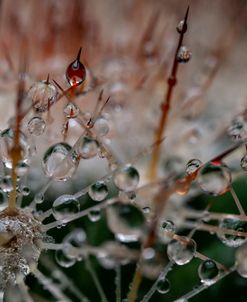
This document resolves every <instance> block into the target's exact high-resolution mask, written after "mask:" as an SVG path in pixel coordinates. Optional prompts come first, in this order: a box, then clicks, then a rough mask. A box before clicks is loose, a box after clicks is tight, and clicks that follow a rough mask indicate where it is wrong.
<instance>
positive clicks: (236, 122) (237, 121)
mask: <svg viewBox="0 0 247 302" xmlns="http://www.w3.org/2000/svg"><path fill="white" fill-rule="evenodd" d="M227 134H228V135H229V136H230V137H231V139H232V140H233V141H239V140H242V139H245V138H246V137H247V123H246V120H245V118H244V117H243V116H238V117H236V118H234V119H233V120H232V122H231V125H230V127H229V128H228V129H227Z"/></svg>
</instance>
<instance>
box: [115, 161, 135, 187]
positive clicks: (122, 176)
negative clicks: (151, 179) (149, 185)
mask: <svg viewBox="0 0 247 302" xmlns="http://www.w3.org/2000/svg"><path fill="white" fill-rule="evenodd" d="M139 179H140V176H139V173H138V171H137V170H136V168H135V167H133V166H131V165H130V164H127V165H125V166H123V167H120V168H118V169H117V170H116V171H115V172H114V175H113V181H114V184H115V186H116V187H117V188H118V189H120V190H123V191H126V192H130V191H134V190H135V189H136V187H137V186H138V183H139Z"/></svg>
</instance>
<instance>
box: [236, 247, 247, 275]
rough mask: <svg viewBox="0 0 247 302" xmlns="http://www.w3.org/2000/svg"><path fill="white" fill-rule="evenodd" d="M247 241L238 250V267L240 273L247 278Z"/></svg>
mask: <svg viewBox="0 0 247 302" xmlns="http://www.w3.org/2000/svg"><path fill="white" fill-rule="evenodd" d="M246 259H247V243H244V244H243V245H242V246H241V247H240V248H238V250H237V252H236V269H237V272H238V273H239V275H240V276H241V277H243V278H247V261H246Z"/></svg>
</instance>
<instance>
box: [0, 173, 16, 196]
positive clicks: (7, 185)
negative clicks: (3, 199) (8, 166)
mask: <svg viewBox="0 0 247 302" xmlns="http://www.w3.org/2000/svg"><path fill="white" fill-rule="evenodd" d="M0 187H1V189H2V190H3V192H5V193H9V192H11V191H12V190H13V185H12V179H11V177H10V176H9V175H8V176H5V177H4V178H3V179H2V180H1V183H0Z"/></svg>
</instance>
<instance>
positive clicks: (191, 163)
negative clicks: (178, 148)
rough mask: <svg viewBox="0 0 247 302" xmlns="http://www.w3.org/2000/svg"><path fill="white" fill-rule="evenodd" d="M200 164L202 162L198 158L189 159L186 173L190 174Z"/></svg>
mask: <svg viewBox="0 0 247 302" xmlns="http://www.w3.org/2000/svg"><path fill="white" fill-rule="evenodd" d="M201 165H202V162H201V161H200V160H199V159H191V160H190V161H188V163H187V165H186V169H185V173H186V174H187V175H191V174H193V173H194V172H196V170H197V169H198V168H199V167H200V166H201Z"/></svg>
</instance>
